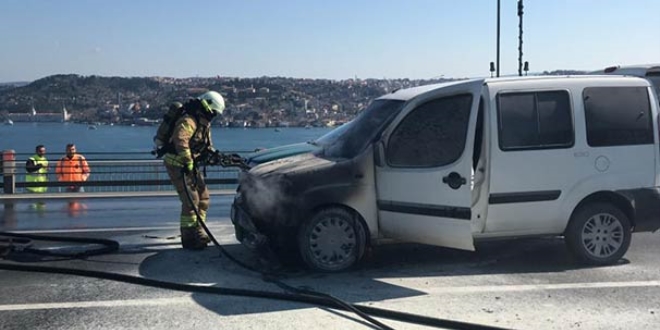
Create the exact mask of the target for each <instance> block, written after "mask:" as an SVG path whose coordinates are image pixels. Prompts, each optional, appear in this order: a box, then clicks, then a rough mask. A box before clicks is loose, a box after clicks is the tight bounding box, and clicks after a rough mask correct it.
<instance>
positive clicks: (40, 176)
mask: <svg viewBox="0 0 660 330" xmlns="http://www.w3.org/2000/svg"><path fill="white" fill-rule="evenodd" d="M29 159H30V160H31V161H32V162H34V164H35V165H37V164H41V165H42V167H41V168H40V169H38V170H37V171H36V172H33V173H27V174H26V175H25V182H48V159H46V157H42V156H39V155H34V156H32V157H30V158H29ZM26 189H27V190H28V191H29V192H33V193H45V192H46V190H48V187H45V186H44V187H27V188H26Z"/></svg>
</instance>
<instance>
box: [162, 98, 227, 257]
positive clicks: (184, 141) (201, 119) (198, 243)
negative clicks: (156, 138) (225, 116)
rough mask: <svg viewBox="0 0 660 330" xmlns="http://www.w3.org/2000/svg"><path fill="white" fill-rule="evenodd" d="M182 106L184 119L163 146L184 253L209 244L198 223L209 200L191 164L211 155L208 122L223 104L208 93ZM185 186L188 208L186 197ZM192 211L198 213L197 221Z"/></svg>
mask: <svg viewBox="0 0 660 330" xmlns="http://www.w3.org/2000/svg"><path fill="white" fill-rule="evenodd" d="M183 106H184V108H185V109H184V110H185V111H183V113H184V115H183V116H182V117H181V118H179V119H178V120H177V121H176V123H175V125H174V129H173V131H172V133H171V134H172V135H171V137H170V138H169V139H168V140H167V143H168V144H169V145H170V146H166V154H165V156H164V163H165V167H166V168H167V174H168V175H169V177H170V179H171V181H172V184H173V185H174V187H175V188H176V191H177V193H178V195H179V199H180V200H181V217H180V224H181V226H180V227H181V245H182V246H183V248H184V249H191V250H202V249H204V248H205V247H206V246H207V244H208V243H209V241H210V240H209V237H208V236H207V235H206V233H205V232H204V229H203V228H202V227H201V225H200V224H199V222H200V221H206V212H207V211H208V209H209V199H210V196H209V191H208V188H207V187H206V183H205V182H204V177H203V176H202V174H201V173H200V172H201V171H199V170H198V169H197V166H198V165H199V164H196V162H195V160H198V159H201V158H203V157H204V156H205V155H206V153H209V152H214V151H215V150H214V149H213V143H212V139H211V122H212V121H213V119H214V118H215V117H216V116H217V115H220V114H222V112H223V111H224V109H225V102H224V99H223V98H222V96H221V95H220V94H219V93H218V92H214V91H209V92H206V93H204V94H202V95H200V96H199V97H197V98H195V99H191V100H190V101H188V102H186V103H185V104H184V105H183ZM186 186H187V187H188V191H189V193H190V197H191V199H192V201H193V204H192V205H191V203H190V202H189V199H188V196H187V195H186V191H185V189H186V188H185V187H186ZM194 208H197V210H198V212H199V216H200V217H199V219H198V218H197V215H196V214H195V209H194Z"/></svg>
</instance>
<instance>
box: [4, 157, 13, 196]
mask: <svg viewBox="0 0 660 330" xmlns="http://www.w3.org/2000/svg"><path fill="white" fill-rule="evenodd" d="M15 173H16V152H15V151H14V150H3V151H2V176H3V181H2V182H3V191H4V193H5V194H13V193H15V192H16V180H15Z"/></svg>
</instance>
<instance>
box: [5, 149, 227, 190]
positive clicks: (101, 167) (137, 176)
mask: <svg viewBox="0 0 660 330" xmlns="http://www.w3.org/2000/svg"><path fill="white" fill-rule="evenodd" d="M28 157H29V156H28ZM25 161H27V157H26V159H25V160H16V159H15V154H12V153H10V152H8V151H5V152H3V159H2V173H3V193H4V194H5V195H10V194H12V195H13V194H25V193H29V192H28V191H27V189H25V188H27V187H44V186H45V187H48V189H47V190H48V191H47V192H48V193H49V195H50V194H52V193H64V191H65V187H67V186H70V185H71V183H68V182H58V181H57V178H56V176H55V166H56V164H57V160H55V161H50V162H49V171H48V174H47V176H48V182H46V183H42V182H38V183H35V182H26V180H25V175H26V171H25V169H24V164H25ZM87 162H88V164H89V167H90V172H91V175H90V177H89V179H88V180H87V181H86V182H84V184H82V186H83V187H84V189H85V192H86V193H87V192H89V193H101V192H113V193H117V192H140V193H141V194H144V193H148V192H154V193H156V192H166V191H171V192H173V191H174V187H173V186H172V184H171V182H170V179H169V176H168V175H167V171H166V169H165V166H164V165H163V161H162V160H158V159H149V160H147V159H120V160H89V159H88V160H87ZM238 173H239V172H238V170H236V169H225V168H222V167H219V166H212V167H211V166H209V167H207V168H206V184H207V185H208V186H209V189H210V190H223V191H227V190H235V188H236V185H237V184H238ZM32 195H34V194H32ZM113 195H115V194H113ZM155 195H158V194H155ZM2 196H3V195H2V194H0V199H1V198H2Z"/></svg>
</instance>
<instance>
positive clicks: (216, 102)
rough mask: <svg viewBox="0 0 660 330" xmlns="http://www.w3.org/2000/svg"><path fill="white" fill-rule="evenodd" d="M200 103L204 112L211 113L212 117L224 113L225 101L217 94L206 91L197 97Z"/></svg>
mask: <svg viewBox="0 0 660 330" xmlns="http://www.w3.org/2000/svg"><path fill="white" fill-rule="evenodd" d="M197 99H198V100H200V101H202V106H204V110H206V111H208V112H211V113H213V115H221V114H222V112H223V111H225V99H223V98H222V95H220V93H218V92H214V91H208V92H206V93H204V94H202V95H200V96H198V97H197Z"/></svg>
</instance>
